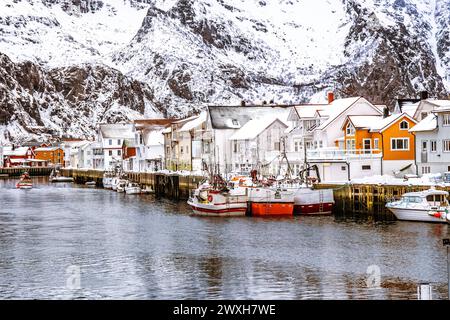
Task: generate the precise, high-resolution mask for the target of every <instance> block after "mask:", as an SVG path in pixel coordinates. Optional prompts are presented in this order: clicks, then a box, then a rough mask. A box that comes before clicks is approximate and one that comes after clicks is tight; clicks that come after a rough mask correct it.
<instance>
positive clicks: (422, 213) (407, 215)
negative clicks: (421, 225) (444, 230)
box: [388, 207, 447, 223]
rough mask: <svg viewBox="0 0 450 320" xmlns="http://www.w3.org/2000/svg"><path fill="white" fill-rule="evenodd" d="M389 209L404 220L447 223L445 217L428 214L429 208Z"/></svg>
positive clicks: (399, 218)
mask: <svg viewBox="0 0 450 320" xmlns="http://www.w3.org/2000/svg"><path fill="white" fill-rule="evenodd" d="M388 209H389V210H390V211H391V212H392V213H393V214H394V216H395V217H396V218H397V219H398V220H404V221H419V222H435V223H447V221H446V220H445V219H442V218H437V217H435V216H432V215H430V214H428V212H429V211H428V210H412V209H402V208H392V207H388Z"/></svg>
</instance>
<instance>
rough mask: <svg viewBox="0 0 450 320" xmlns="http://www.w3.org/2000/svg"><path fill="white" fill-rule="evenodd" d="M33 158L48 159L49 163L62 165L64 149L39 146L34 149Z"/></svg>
mask: <svg viewBox="0 0 450 320" xmlns="http://www.w3.org/2000/svg"><path fill="white" fill-rule="evenodd" d="M34 154H35V159H38V160H44V161H48V162H49V164H51V165H59V166H64V150H63V149H62V148H61V147H39V148H36V149H34Z"/></svg>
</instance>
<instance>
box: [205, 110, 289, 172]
mask: <svg viewBox="0 0 450 320" xmlns="http://www.w3.org/2000/svg"><path fill="white" fill-rule="evenodd" d="M291 107H292V105H271V104H267V105H249V106H208V108H207V111H208V113H207V116H206V126H205V128H206V133H207V134H208V138H209V139H210V140H209V141H211V145H210V147H209V148H208V149H207V150H206V151H209V153H208V152H204V157H203V161H204V163H205V165H206V166H207V167H208V168H210V170H214V171H216V172H220V173H222V174H228V173H233V172H249V170H250V169H251V168H254V169H261V168H262V167H264V168H267V167H268V166H269V167H270V170H271V172H272V173H273V172H278V171H279V170H278V167H279V166H281V165H283V162H282V161H281V151H282V148H281V142H282V139H281V137H282V136H284V134H285V131H286V132H287V131H289V130H288V129H287V127H288V122H287V119H288V116H289V112H290V109H291ZM270 119H272V121H271V120H270ZM249 122H250V123H249ZM262 122H264V124H267V126H265V125H261V123H262ZM247 124H248V125H247ZM251 131H255V132H256V131H258V132H257V134H256V135H255V134H254V133H253V132H251ZM263 137H264V141H263ZM211 146H212V147H211ZM241 153H243V154H242V155H241ZM269 155H273V156H274V157H273V158H270V156H269ZM284 166H286V164H284Z"/></svg>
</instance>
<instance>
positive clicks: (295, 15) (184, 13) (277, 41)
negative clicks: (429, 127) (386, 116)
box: [0, 0, 450, 137]
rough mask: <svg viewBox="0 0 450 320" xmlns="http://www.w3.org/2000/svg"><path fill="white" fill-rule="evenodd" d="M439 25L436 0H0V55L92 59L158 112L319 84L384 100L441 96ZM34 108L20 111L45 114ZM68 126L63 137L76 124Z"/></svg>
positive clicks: (447, 18)
mask: <svg viewBox="0 0 450 320" xmlns="http://www.w3.org/2000/svg"><path fill="white" fill-rule="evenodd" d="M449 23H450V3H449V2H448V0H140V1H139V0H3V1H2V2H1V3H0V52H2V53H4V54H6V55H7V56H8V57H9V58H11V59H12V61H14V63H15V64H21V63H22V61H24V60H30V61H32V63H33V64H34V65H35V66H36V68H40V70H42V72H44V73H45V74H52V73H53V72H55V71H54V70H67V69H70V68H81V69H85V68H94V69H95V68H104V69H105V70H108V71H110V72H113V73H114V74H115V75H116V76H117V77H123V79H129V81H134V80H137V81H138V82H136V83H139V85H140V86H142V87H143V88H144V87H145V90H146V92H151V94H149V95H148V98H147V99H146V103H145V105H146V107H145V108H146V109H147V110H151V111H148V113H152V112H158V110H162V113H163V114H164V115H166V116H182V115H186V114H188V113H189V112H192V111H195V110H199V109H201V108H203V107H204V105H205V104H207V103H211V104H218V103H224V104H235V103H236V104H237V103H239V102H240V101H241V100H247V101H252V102H261V101H263V100H267V101H269V100H274V102H276V103H285V102H305V101H308V100H312V101H320V100H324V98H325V92H326V91H328V90H333V91H335V92H336V93H337V95H338V96H349V95H364V96H365V97H367V98H369V99H371V100H372V101H373V102H376V103H387V104H391V105H392V103H393V101H394V99H395V98H397V97H411V96H416V95H417V92H418V91H421V90H427V91H428V92H429V94H430V96H432V97H433V96H435V97H446V96H447V94H448V92H449V91H450V50H449V49H450V37H449V31H450V29H449ZM5 59H6V58H3V59H2V60H5ZM90 65H92V67H90ZM94 66H95V67H94ZM1 68H2V65H1V64H0V69H1ZM3 83H4V80H3V79H2V78H0V90H1V88H2V86H4V84H3ZM101 83H102V84H103V85H104V87H105V88H106V87H108V85H107V84H106V83H105V81H102V82H101ZM116 83H117V82H116ZM143 83H145V84H143ZM82 84H83V86H84V88H87V87H89V86H90V84H89V83H88V82H87V81H84V82H82ZM24 90H25V92H27V93H28V94H31V95H34V93H33V92H30V91H27V90H28V89H27V88H25V89H24ZM55 90H56V91H55V92H53V93H54V94H59V92H58V89H57V88H56V87H55ZM123 90H131V91H127V94H128V95H131V94H133V90H132V89H131V87H129V88H125V89H123ZM93 91H95V89H94V90H93ZM122 92H125V91H122ZM11 97H14V96H13V95H11V94H10V98H11ZM11 99H13V98H11ZM61 99H66V98H65V97H64V96H62V97H61ZM2 101H3V100H2V99H1V96H0V103H4V102H2ZM36 103H37V104H38V105H39V103H40V102H39V101H37V102H36ZM117 106H118V107H117V109H121V108H122V105H120V104H117ZM127 107H128V109H126V108H123V110H140V109H139V107H135V106H130V105H128V106H127ZM2 108H3V105H2ZM89 108H93V109H94V110H92V112H93V113H96V112H97V111H96V110H95V108H96V105H95V103H91V105H90V106H89ZM63 109H64V108H63ZM42 110H43V111H41V110H40V109H39V111H38V112H37V113H36V112H35V113H33V112H31V114H30V115H29V116H30V117H31V118H32V119H35V120H36V116H37V114H39V116H40V117H41V119H46V121H47V118H46V117H47V116H46V115H47V113H48V112H47V111H46V110H47V109H46V108H45V107H44V108H43V109H42ZM155 110H156V111H155ZM141 111H142V110H141ZM23 112H25V113H27V112H28V109H27V108H26V107H25V108H24V110H23ZM46 112H47V113H46ZM65 112H67V114H69V113H70V112H69V111H65ZM100 113H101V112H100ZM126 113H127V112H126V111H123V112H122V114H123V115H124V116H125V115H126ZM141 114H143V111H142V112H141ZM14 115H16V116H17V114H16V113H15V112H9V113H8V116H7V117H6V118H5V120H4V122H6V123H8V124H9V125H10V126H11V123H12V122H13V121H14V119H12V118H11V117H12V116H14ZM81 118H83V116H81ZM24 119H25V118H24ZM27 121H28V120H27ZM80 121H81V120H80ZM83 121H85V122H83V123H88V122H89V121H91V122H92V119H89V118H86V119H83ZM50 122H51V121H50ZM63 122H64V121H62V122H61V123H60V124H56V122H54V121H53V122H52V123H53V124H54V125H55V126H56V127H60V128H63V124H62V123H63ZM77 125H78V124H76V123H75V124H71V126H73V127H74V131H73V134H78V133H79V132H84V131H83V130H75V127H77ZM66 127H67V125H66ZM66 127H64V128H66ZM88 127H89V128H93V125H90V126H88ZM1 128H2V127H1V125H0V130H5V129H1ZM83 128H86V126H84V125H83ZM24 130H27V129H24ZM89 130H90V129H89ZM9 132H10V136H12V137H13V136H14V134H12V133H11V130H10V131H9Z"/></svg>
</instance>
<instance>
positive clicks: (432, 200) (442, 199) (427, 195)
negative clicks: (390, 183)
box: [400, 189, 449, 207]
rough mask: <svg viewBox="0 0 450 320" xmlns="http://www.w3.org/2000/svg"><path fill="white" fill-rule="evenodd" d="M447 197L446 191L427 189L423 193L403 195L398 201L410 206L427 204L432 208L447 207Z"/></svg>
mask: <svg viewBox="0 0 450 320" xmlns="http://www.w3.org/2000/svg"><path fill="white" fill-rule="evenodd" d="M447 197H448V192H447V191H442V190H434V189H429V190H425V191H419V192H408V193H405V194H404V195H403V196H402V197H401V200H400V201H401V202H403V203H410V204H414V203H417V204H419V203H422V204H428V205H429V206H432V207H447V206H449V203H448V199H447Z"/></svg>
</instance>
